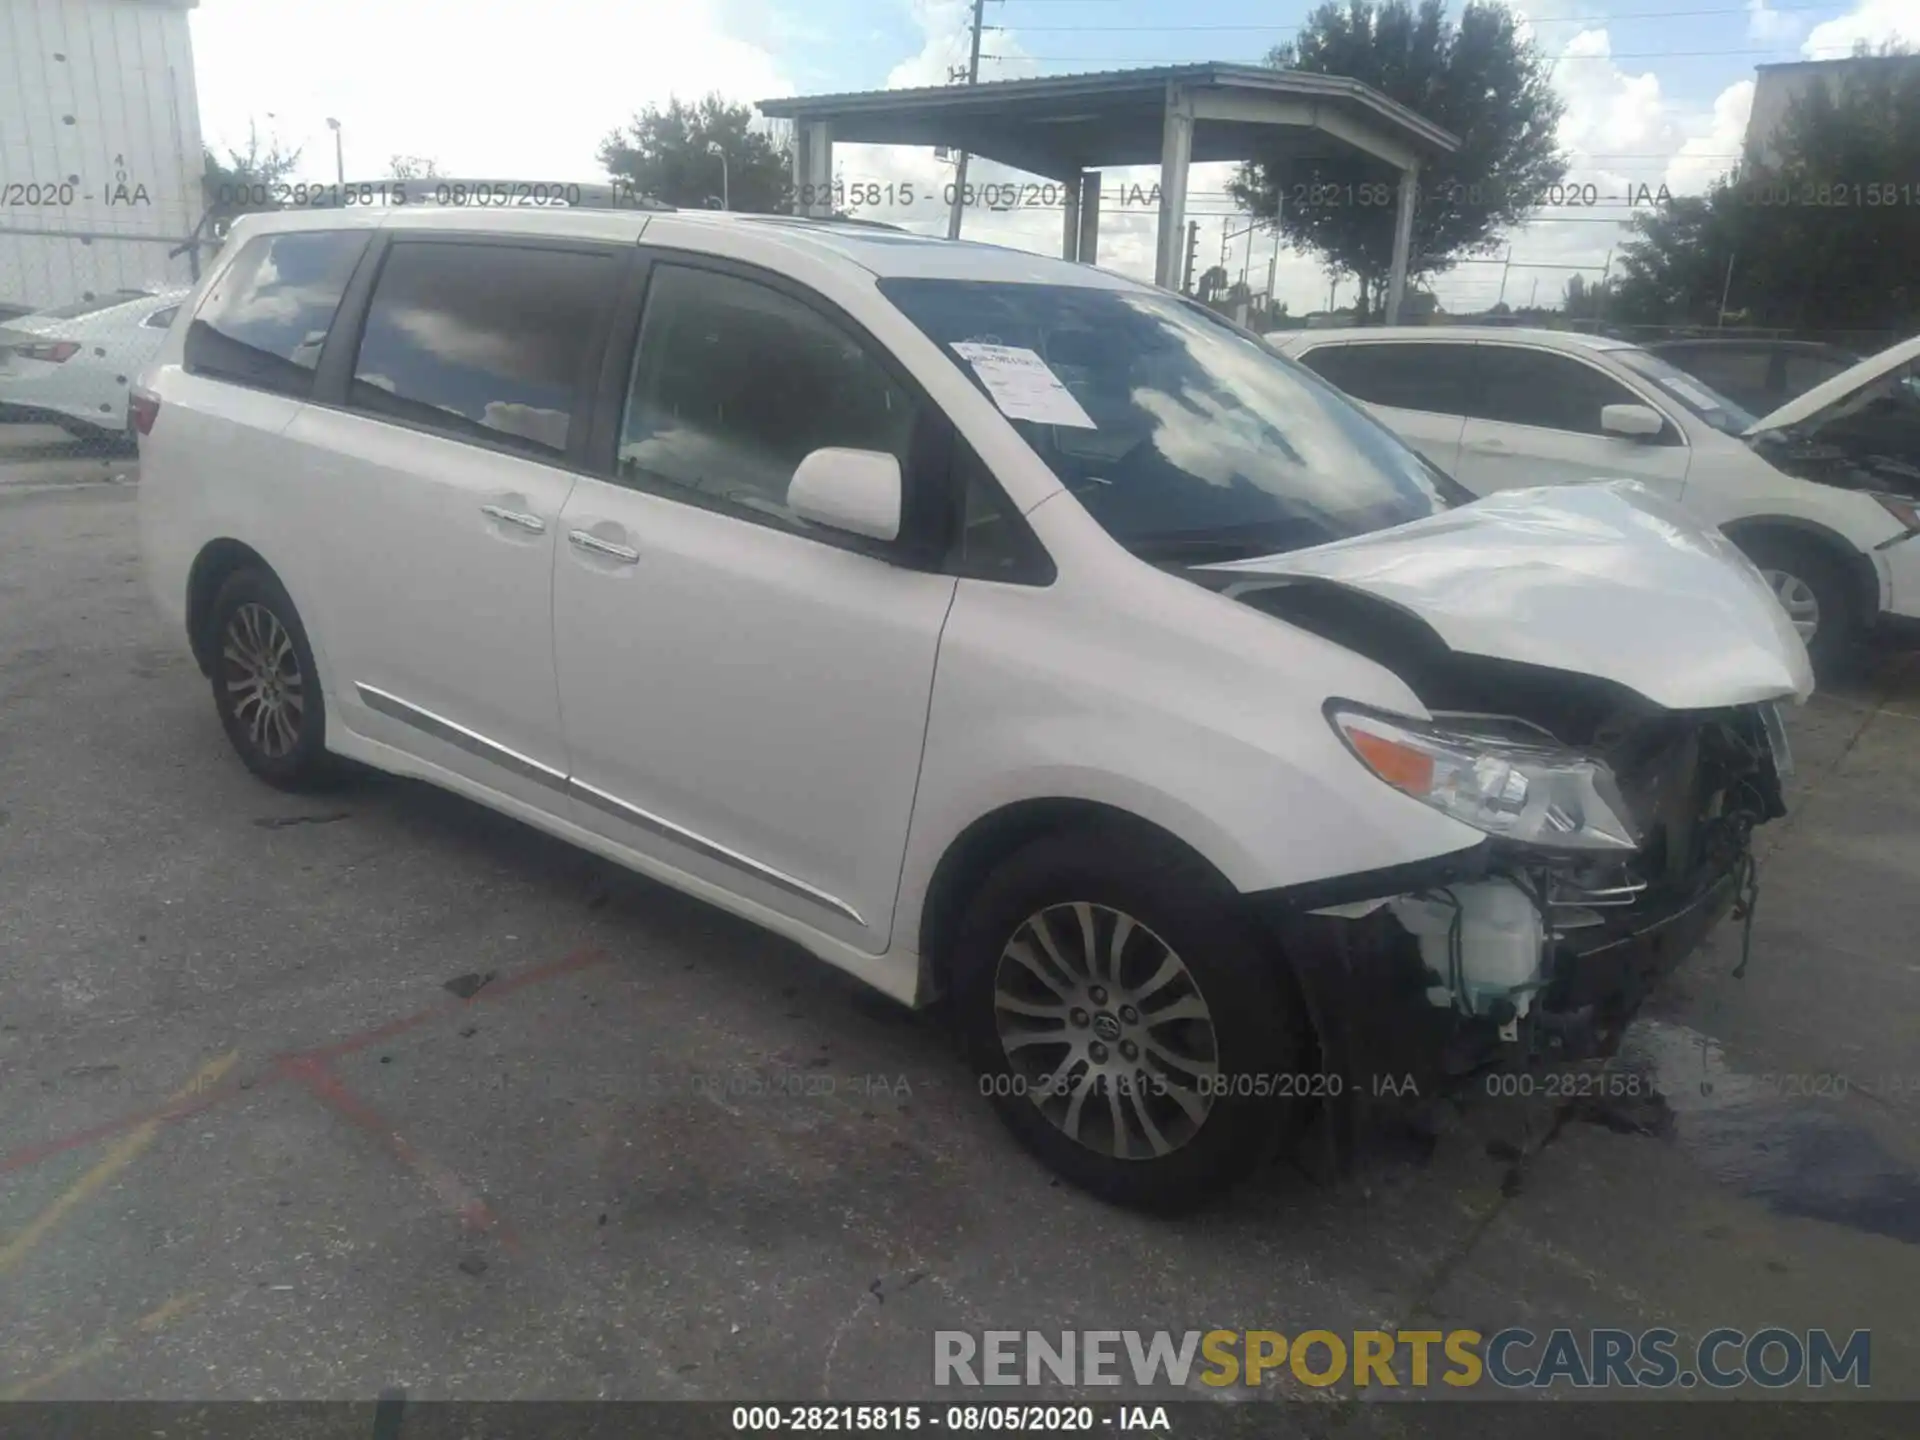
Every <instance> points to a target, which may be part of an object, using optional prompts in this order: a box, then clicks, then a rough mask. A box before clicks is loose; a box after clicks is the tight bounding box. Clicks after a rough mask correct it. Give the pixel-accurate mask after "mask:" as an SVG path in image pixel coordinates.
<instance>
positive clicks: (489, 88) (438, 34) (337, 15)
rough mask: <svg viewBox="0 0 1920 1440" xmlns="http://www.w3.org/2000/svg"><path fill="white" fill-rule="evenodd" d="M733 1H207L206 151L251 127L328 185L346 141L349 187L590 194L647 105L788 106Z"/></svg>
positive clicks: (769, 58)
mask: <svg viewBox="0 0 1920 1440" xmlns="http://www.w3.org/2000/svg"><path fill="white" fill-rule="evenodd" d="M720 4H721V0H672V3H671V4H658V5H646V6H627V5H615V4H607V3H604V0H541V4H540V5H539V7H538V12H537V14H529V13H528V11H527V10H525V9H520V8H518V7H508V6H504V5H487V4H483V3H475V0H407V3H405V4H396V3H392V0H332V3H330V4H329V5H328V6H327V7H326V11H327V14H326V21H325V23H324V24H317V23H314V21H313V18H312V17H311V16H310V15H309V13H308V10H309V8H310V7H309V6H307V5H306V4H303V3H300V0H245V3H242V0H205V3H203V4H202V5H201V6H200V8H199V9H197V10H195V11H194V12H193V15H192V19H191V25H192V33H193V47H194V70H195V75H196V83H197V87H198V90H199V99H200V115H201V125H202V127H203V130H204V131H205V134H206V137H207V139H208V141H209V142H210V143H212V144H214V145H216V146H219V147H227V146H232V147H235V148H241V149H244V148H245V145H246V142H247V126H248V123H249V121H255V122H257V123H258V124H259V127H260V131H261V134H262V136H263V138H264V137H268V136H277V137H278V138H280V139H281V140H282V141H284V142H285V143H286V144H288V145H290V146H298V147H300V148H301V149H302V152H303V153H302V157H301V166H300V169H301V175H300V177H299V178H304V179H309V180H319V179H325V180H330V179H332V178H333V174H334V156H333V137H332V135H331V134H330V133H329V132H328V130H327V128H326V123H325V122H326V118H327V117H328V116H333V117H336V118H337V119H339V120H340V121H341V124H342V132H341V134H342V140H343V144H344V149H345V154H346V169H347V173H348V177H349V178H359V179H371V178H378V177H379V176H381V175H384V174H385V173H386V169H387V162H388V160H389V158H390V157H391V156H393V155H395V154H409V155H429V156H432V157H433V158H434V159H436V160H438V161H439V163H440V168H441V170H442V171H443V172H444V173H447V174H452V175H477V176H511V177H514V178H521V179H528V180H541V179H551V180H564V181H574V180H592V179H596V178H598V177H599V175H600V173H601V172H600V166H599V163H598V162H597V161H596V159H595V158H594V152H595V151H596V150H597V149H598V147H599V143H600V141H601V140H602V139H603V138H604V137H605V136H606V134H607V133H608V132H609V131H611V130H613V129H615V128H616V127H617V126H619V125H621V124H624V123H625V122H626V120H627V119H628V118H629V117H630V116H631V115H632V114H633V112H634V111H636V110H638V109H640V108H642V107H643V106H645V105H646V104H647V103H649V102H665V101H666V100H667V98H668V97H669V96H671V95H676V94H677V95H679V96H681V97H683V98H693V97H697V96H699V95H703V94H705V93H706V92H708V91H709V90H717V91H719V92H721V93H722V94H724V95H727V96H728V97H730V98H733V99H736V100H756V99H760V98H762V97H765V96H769V95H783V94H790V93H792V91H793V88H794V87H793V84H792V82H791V80H790V79H789V77H788V76H787V74H786V72H785V71H784V70H783V68H782V66H781V65H780V63H779V62H778V61H776V60H775V58H774V56H773V55H772V54H771V53H770V52H769V51H768V50H767V49H765V48H763V47H762V46H761V45H760V44H757V43H755V42H753V41H749V40H744V39H741V38H739V37H738V36H737V35H735V34H733V33H730V32H729V31H728V30H727V29H726V28H725V26H724V25H723V23H722V20H721V18H720V15H719V6H720Z"/></svg>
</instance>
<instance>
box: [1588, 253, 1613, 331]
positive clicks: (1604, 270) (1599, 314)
mask: <svg viewBox="0 0 1920 1440" xmlns="http://www.w3.org/2000/svg"><path fill="white" fill-rule="evenodd" d="M1611 274H1613V247H1612V246H1611V245H1609V246H1608V247H1607V263H1606V264H1605V265H1602V266H1601V267H1600V293H1599V294H1598V295H1596V296H1594V297H1593V329H1594V333H1595V334H1599V333H1600V327H1601V323H1602V322H1603V321H1605V319H1606V318H1607V277H1608V276H1609V275H1611Z"/></svg>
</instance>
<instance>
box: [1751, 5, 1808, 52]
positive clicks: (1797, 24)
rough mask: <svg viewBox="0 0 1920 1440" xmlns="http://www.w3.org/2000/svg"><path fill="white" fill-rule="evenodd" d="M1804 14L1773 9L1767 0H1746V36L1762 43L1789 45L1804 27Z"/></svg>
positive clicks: (1805, 24)
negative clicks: (1769, 6)
mask: <svg viewBox="0 0 1920 1440" xmlns="http://www.w3.org/2000/svg"><path fill="white" fill-rule="evenodd" d="M1806 26H1807V20H1806V17H1805V16H1804V15H1796V14H1793V13H1791V12H1789V11H1782V10H1773V9H1769V8H1768V6H1767V0H1747V38H1748V39H1750V40H1758V41H1760V42H1761V43H1762V44H1764V45H1775V44H1778V45H1791V44H1792V43H1793V42H1794V41H1795V40H1798V39H1799V38H1800V32H1801V31H1802V30H1804V29H1806Z"/></svg>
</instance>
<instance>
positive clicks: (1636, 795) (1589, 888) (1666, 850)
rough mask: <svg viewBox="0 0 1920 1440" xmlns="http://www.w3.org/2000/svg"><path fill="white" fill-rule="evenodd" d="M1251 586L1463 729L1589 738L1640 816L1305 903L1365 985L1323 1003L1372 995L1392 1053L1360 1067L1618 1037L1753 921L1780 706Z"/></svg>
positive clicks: (1516, 744)
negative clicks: (1612, 672)
mask: <svg viewBox="0 0 1920 1440" xmlns="http://www.w3.org/2000/svg"><path fill="white" fill-rule="evenodd" d="M1238 598H1239V599H1241V600H1242V601H1243V603H1246V604H1249V605H1252V606H1254V607H1255V608H1258V609H1260V610H1262V611H1264V612H1266V613H1268V614H1272V615H1274V616H1276V617H1277V618H1280V619H1283V620H1286V621H1287V622H1288V623H1290V624H1293V625H1296V626H1299V627H1300V628H1302V629H1305V630H1309V631H1312V632H1314V633H1316V634H1319V635H1321V636H1322V637H1324V638H1326V639H1328V640H1331V641H1334V642H1335V643H1337V644H1340V645H1341V646H1343V647H1344V648H1347V649H1350V650H1353V651H1355V652H1357V653H1360V654H1363V655H1366V656H1368V657H1369V658H1370V659H1373V660H1375V661H1377V662H1379V663H1380V664H1382V665H1384V666H1386V667H1387V668H1389V669H1391V670H1392V671H1393V672H1394V673H1395V674H1397V675H1398V676H1400V677H1401V678H1402V679H1403V680H1405V681H1406V682H1407V684H1408V685H1409V687H1410V688H1411V689H1412V690H1413V691H1414V693H1415V694H1416V695H1417V696H1418V697H1419V698H1420V700H1421V701H1422V703H1423V704H1424V705H1425V706H1426V707H1427V709H1428V710H1429V712H1430V713H1431V714H1432V716H1433V720H1434V724H1435V726H1436V727H1441V728H1443V729H1444V730H1445V731H1447V732H1450V733H1453V734H1456V735H1464V736H1480V737H1486V738H1487V739H1488V740H1489V741H1490V742H1493V743H1496V744H1504V745H1507V746H1510V747H1513V753H1521V754H1524V753H1526V751H1527V747H1529V746H1537V747H1539V748H1540V750H1541V752H1542V753H1546V752H1547V751H1549V750H1551V751H1552V752H1553V753H1556V754H1562V755H1564V754H1566V753H1567V752H1578V753H1579V754H1580V755H1581V757H1582V758H1583V760H1585V761H1590V762H1592V763H1591V765H1590V767H1589V774H1590V779H1591V784H1592V798H1593V801H1594V804H1595V806H1596V808H1598V809H1601V810H1602V811H1604V812H1605V813H1606V814H1608V815H1612V816H1617V817H1619V819H1620V820H1621V821H1623V822H1624V824H1625V827H1626V829H1627V831H1628V833H1627V834H1626V835H1625V836H1623V837H1620V840H1619V843H1618V845H1617V847H1616V848H1613V849H1610V850H1605V851H1600V850H1594V849H1585V850H1580V849H1558V848H1555V847H1554V846H1553V845H1552V844H1550V843H1547V844H1542V843H1538V842H1534V843H1515V842H1514V841H1512V840H1508V839H1503V838H1501V837H1500V836H1499V835H1498V834H1497V833H1496V834H1493V835H1492V836H1491V838H1490V839H1489V840H1488V842H1487V843H1486V845H1485V846H1484V847H1483V853H1482V855H1481V856H1480V861H1481V863H1480V864H1479V866H1478V867H1476V872H1475V873H1472V874H1468V875H1463V876H1461V877H1459V878H1450V879H1448V880H1447V881H1446V882H1445V883H1439V884H1433V885H1428V886H1423V887H1422V888H1419V889H1417V890H1410V891H1406V892H1404V893H1398V894H1388V895H1379V896H1373V897H1369V898H1366V899H1362V900H1357V901H1354V902H1351V903H1346V904H1341V905H1338V906H1334V907H1331V908H1326V909H1320V910H1317V911H1315V912H1313V913H1312V914H1310V915H1307V916H1302V917H1297V919H1296V920H1295V921H1294V922H1293V924H1294V926H1295V929H1296V932H1297V931H1298V930H1299V929H1301V928H1304V929H1306V930H1308V931H1311V932H1313V933H1311V934H1310V935H1306V936H1301V937H1299V938H1301V939H1302V940H1303V941H1304V942H1305V944H1306V945H1307V946H1308V947H1309V948H1316V949H1318V950H1319V951H1320V952H1321V953H1324V952H1325V950H1326V949H1327V947H1328V946H1329V945H1331V946H1332V948H1333V949H1335V950H1337V951H1339V952H1340V953H1341V954H1342V955H1344V956H1345V962H1344V963H1346V965H1347V966H1348V969H1349V970H1350V971H1351V972H1353V973H1351V974H1350V975H1348V976H1347V977H1345V978H1344V979H1343V980H1341V981H1340V982H1339V983H1343V984H1354V985H1358V986H1360V987H1361V988H1360V990H1358V991H1356V992H1353V993H1348V994H1347V995H1345V996H1344V997H1343V999H1342V1000H1341V1001H1339V1002H1336V1001H1335V1000H1334V999H1333V998H1332V997H1330V996H1327V995H1323V996H1322V1005H1321V1007H1320V1008H1323V1009H1331V1008H1333V1006H1334V1005H1335V1004H1336V1003H1339V1004H1340V1008H1342V1009H1344V1010H1346V1011H1348V1012H1353V1011H1355V1010H1356V1009H1358V1010H1361V1011H1365V1012H1368V1013H1367V1018H1366V1020H1365V1021H1364V1022H1363V1028H1368V1029H1370V1031H1371V1033H1370V1034H1368V1035H1365V1036H1363V1035H1362V1034H1359V1033H1355V1034H1353V1035H1352V1036H1351V1037H1350V1038H1351V1040H1352V1041H1353V1042H1354V1049H1355V1051H1356V1058H1360V1057H1363V1056H1364V1055H1366V1054H1368V1053H1371V1054H1372V1055H1373V1057H1374V1059H1373V1060H1372V1061H1371V1062H1368V1061H1366V1060H1364V1059H1363V1058H1362V1059H1361V1068H1362V1069H1365V1068H1367V1067H1368V1064H1371V1065H1372V1066H1373V1068H1374V1069H1375V1072H1376V1074H1377V1073H1379V1072H1380V1071H1381V1070H1385V1071H1387V1072H1394V1071H1396V1070H1397V1071H1400V1072H1405V1071H1406V1070H1407V1069H1408V1068H1409V1066H1410V1064H1412V1065H1413V1068H1414V1069H1415V1070H1416V1071H1418V1070H1428V1071H1429V1073H1431V1071H1432V1070H1436V1069H1437V1071H1438V1072H1440V1073H1439V1074H1437V1075H1435V1076H1434V1078H1435V1079H1436V1080H1439V1079H1442V1078H1443V1077H1444V1076H1446V1075H1452V1076H1459V1075H1465V1074H1469V1073H1472V1072H1474V1071H1476V1070H1479V1069H1481V1068H1483V1067H1486V1066H1489V1065H1495V1064H1512V1063H1525V1062H1527V1061H1529V1060H1540V1059H1549V1058H1551V1059H1579V1058H1584V1057H1586V1056H1590V1055H1595V1054H1604V1053H1607V1052H1608V1051H1609V1050H1610V1049H1611V1048H1612V1046H1613V1045H1614V1044H1615V1043H1617V1040H1618V1037H1619V1033H1620V1031H1621V1030H1622V1029H1623V1028H1624V1025H1625V1023H1626V1021H1627V1020H1628V1019H1630V1018H1631V1017H1632V1015H1633V1013H1634V1012H1635V1010H1637V1009H1638V1007H1639V1005H1640V1003H1641V1001H1642V1000H1643V999H1644V998H1645V996H1646V993H1647V991H1648V989H1649V988H1650V987H1651V985H1652V983H1653V981H1654V980H1655V979H1656V978H1657V977H1658V976H1659V975H1660V974H1662V973H1664V972H1665V971H1667V970H1669V969H1671V968H1672V967H1673V966H1674V965H1675V964H1677V963H1678V962H1679V960H1680V959H1682V958H1684V956H1685V955H1686V954H1687V953H1689V952H1690V951H1691V950H1692V949H1693V948H1694V947H1695V946H1696V945H1697V944H1698V943H1699V941H1700V939H1701V938H1703V937H1704V935H1705V934H1706V933H1707V932H1708V931H1709V930H1711V929H1712V928H1713V926H1714V925H1716V924H1717V923H1718V922H1719V921H1720V920H1721V919H1722V918H1723V917H1724V916H1725V915H1726V914H1727V913H1728V912H1729V911H1730V910H1732V911H1734V912H1735V913H1736V914H1742V915H1744V916H1745V917H1746V918H1747V919H1748V920H1749V921H1750V919H1751V914H1752V908H1753V905H1754V903H1755V901H1756V899H1757V884H1758V877H1757V868H1756V864H1755V860H1754V854H1753V845H1752V836H1753V831H1754V829H1755V827H1756V826H1759V825H1762V824H1764V823H1766V822H1767V821H1769V820H1773V819H1776V818H1778V817H1780V816H1782V815H1784V814H1785V805H1784V802H1783V799H1782V793H1781V784H1782V778H1783V776H1784V775H1785V774H1787V773H1790V760H1789V758H1788V754H1787V749H1786V738H1785V733H1784V730H1782V729H1781V728H1780V723H1779V717H1778V714H1777V711H1776V710H1775V709H1774V707H1773V706H1772V705H1771V704H1746V705H1739V706H1733V707H1727V708H1720V709H1710V710H1670V709H1666V708H1663V707H1661V706H1658V705H1656V704H1654V703H1653V702H1651V701H1649V700H1647V699H1646V698H1644V697H1643V696H1641V695H1639V694H1637V693H1635V692H1634V691H1632V690H1629V689H1627V688H1625V687H1624V686H1622V685H1620V684H1617V683H1614V682H1612V681H1608V680H1604V679H1599V678H1596V677H1594V676H1591V675H1584V674H1579V673H1576V672H1572V671H1562V670H1551V669H1546V668H1544V667H1541V666H1537V665H1531V664H1525V663H1519V662H1513V661H1506V660H1496V659H1490V658H1486V657H1481V656H1474V655H1466V654H1461V653H1459V652H1457V651H1454V650H1452V649H1449V648H1448V647H1447V646H1446V645H1445V644H1444V643H1443V642H1442V641H1441V640H1440V638H1439V637H1438V635H1437V634H1435V632H1434V631H1433V630H1432V629H1431V628H1429V627H1428V626H1427V625H1426V624H1425V623H1424V622H1422V621H1421V620H1420V619H1419V618H1418V617H1416V616H1413V615H1411V614H1409V613H1408V612H1407V611H1405V610H1403V609H1401V608H1400V607H1398V606H1396V605H1393V604H1391V603H1389V602H1386V601H1383V600H1380V599H1378V598H1377V597H1373V596H1369V595H1367V594H1364V593H1361V592H1359V591H1357V590H1354V589H1350V588H1347V587H1345V586H1341V585H1338V584H1332V583H1326V582H1318V581H1313V580H1303V581H1292V582H1287V583H1280V584H1275V585H1269V586H1262V587H1258V588H1251V589H1244V590H1240V591H1239V592H1238ZM1742 965H1744V952H1743V960H1742ZM1331 978H1332V977H1323V979H1331ZM1396 997H1397V999H1398V1000H1400V1001H1403V1002H1404V1003H1402V1004H1389V1005H1383V1004H1382V1002H1383V1000H1388V999H1390V998H1396ZM1389 1012H1394V1013H1392V1014H1390V1013H1389ZM1423 1042H1424V1043H1423ZM1417 1055H1418V1056H1424V1057H1426V1059H1427V1062H1428V1063H1427V1064H1426V1065H1418V1064H1413V1061H1414V1057H1415V1056H1417ZM1423 1088H1424V1087H1423Z"/></svg>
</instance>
